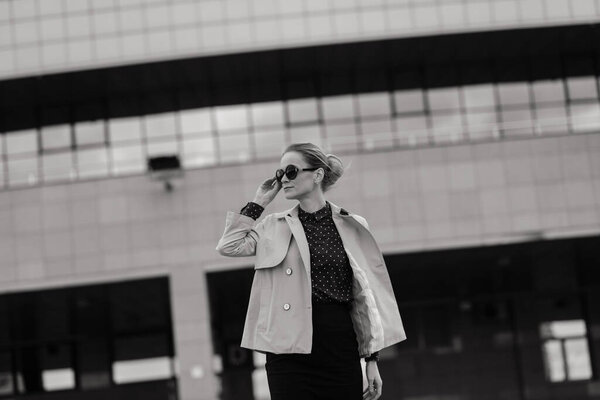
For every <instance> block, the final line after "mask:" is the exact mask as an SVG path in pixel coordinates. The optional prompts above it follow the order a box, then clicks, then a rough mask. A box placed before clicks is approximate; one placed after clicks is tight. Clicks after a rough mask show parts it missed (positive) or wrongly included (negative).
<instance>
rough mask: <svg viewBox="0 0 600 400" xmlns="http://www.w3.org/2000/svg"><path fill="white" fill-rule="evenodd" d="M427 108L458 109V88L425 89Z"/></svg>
mask: <svg viewBox="0 0 600 400" xmlns="http://www.w3.org/2000/svg"><path fill="white" fill-rule="evenodd" d="M427 98H428V101H429V108H431V109H432V110H458V109H459V108H460V103H461V102H460V94H459V91H458V88H455V87H454V88H442V89H429V90H428V91H427Z"/></svg>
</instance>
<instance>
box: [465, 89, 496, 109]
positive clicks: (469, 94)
mask: <svg viewBox="0 0 600 400" xmlns="http://www.w3.org/2000/svg"><path fill="white" fill-rule="evenodd" d="M463 98H464V99H465V107H466V108H467V109H482V108H484V109H486V108H492V107H495V106H496V100H495V94H494V85H493V84H486V85H469V86H465V87H463Z"/></svg>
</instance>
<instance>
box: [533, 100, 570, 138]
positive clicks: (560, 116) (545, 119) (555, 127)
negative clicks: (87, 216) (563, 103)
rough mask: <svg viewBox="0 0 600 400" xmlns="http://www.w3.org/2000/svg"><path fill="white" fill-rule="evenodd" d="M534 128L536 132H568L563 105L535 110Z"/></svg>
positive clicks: (567, 122)
mask: <svg viewBox="0 0 600 400" xmlns="http://www.w3.org/2000/svg"><path fill="white" fill-rule="evenodd" d="M535 130H536V132H537V133H538V134H541V135H548V134H559V135H562V134H566V133H569V119H568V117H567V109H566V108H565V107H544V108H539V109H537V110H536V121H535Z"/></svg>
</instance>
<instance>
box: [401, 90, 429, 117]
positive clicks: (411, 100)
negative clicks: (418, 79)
mask: <svg viewBox="0 0 600 400" xmlns="http://www.w3.org/2000/svg"><path fill="white" fill-rule="evenodd" d="M394 104H395V107H396V112H397V113H415V112H419V113H420V112H424V111H425V102H424V101H423V91H422V90H419V89H416V90H404V91H400V92H395V93H394Z"/></svg>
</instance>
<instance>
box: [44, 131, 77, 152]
mask: <svg viewBox="0 0 600 400" xmlns="http://www.w3.org/2000/svg"><path fill="white" fill-rule="evenodd" d="M70 146H71V126H70V125H55V126H44V127H42V147H43V148H44V149H63V148H65V149H66V148H69V147H70Z"/></svg>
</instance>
